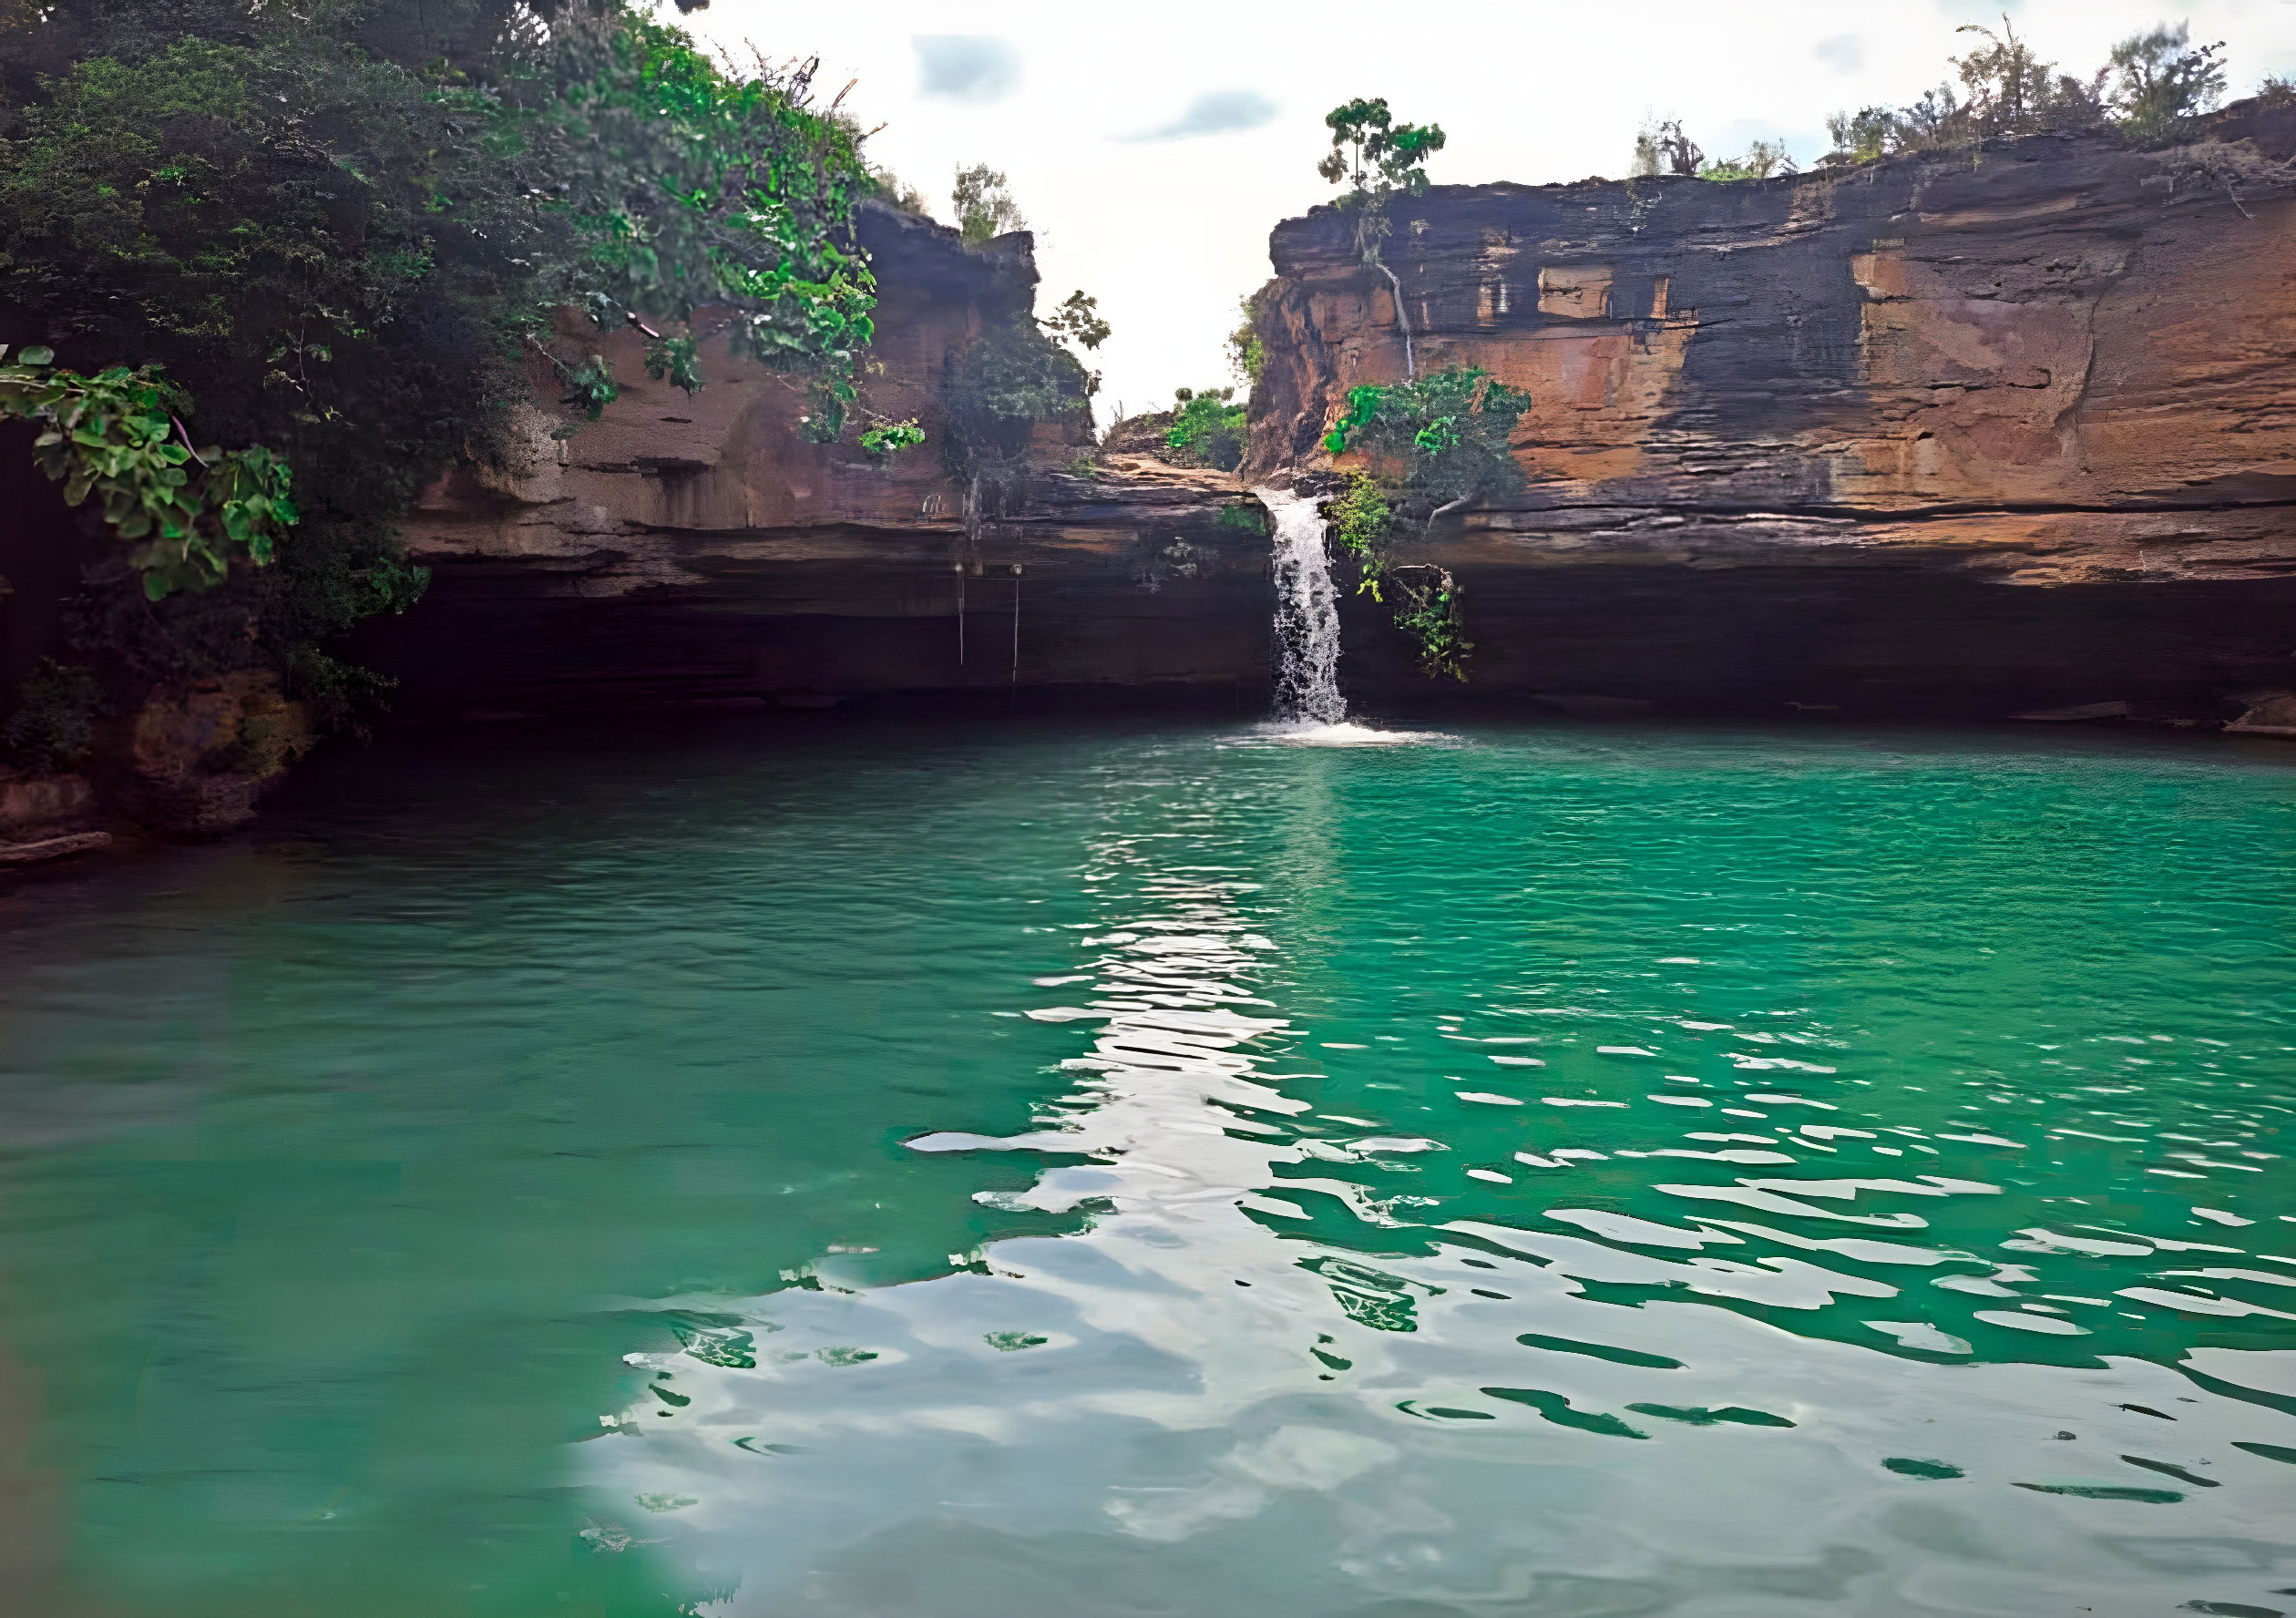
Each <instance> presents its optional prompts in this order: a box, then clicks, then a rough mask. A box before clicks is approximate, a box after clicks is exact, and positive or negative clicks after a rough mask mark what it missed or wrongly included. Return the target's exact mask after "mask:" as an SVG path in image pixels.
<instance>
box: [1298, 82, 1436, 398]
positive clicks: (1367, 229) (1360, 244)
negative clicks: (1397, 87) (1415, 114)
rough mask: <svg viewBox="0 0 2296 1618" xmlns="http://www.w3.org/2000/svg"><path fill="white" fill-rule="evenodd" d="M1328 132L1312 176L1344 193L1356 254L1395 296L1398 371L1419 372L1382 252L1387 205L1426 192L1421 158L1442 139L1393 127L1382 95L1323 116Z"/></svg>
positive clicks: (1415, 128) (1430, 131)
mask: <svg viewBox="0 0 2296 1618" xmlns="http://www.w3.org/2000/svg"><path fill="white" fill-rule="evenodd" d="M1324 124H1325V126H1326V127H1327V128H1329V129H1330V130H1331V150H1330V151H1328V152H1327V153H1326V154H1324V157H1323V159H1322V160H1321V161H1320V162H1318V163H1317V165H1316V172H1317V174H1319V175H1321V176H1322V177H1323V178H1324V179H1326V180H1327V181H1328V182H1330V183H1331V184H1333V185H1344V186H1346V187H1348V190H1347V191H1346V192H1345V193H1344V194H1343V195H1341V197H1340V198H1339V207H1340V208H1341V209H1342V210H1351V211H1353V213H1354V215H1355V244H1356V251H1357V252H1358V253H1359V254H1360V255H1361V256H1362V259H1363V261H1364V262H1365V263H1367V264H1368V265H1370V266H1371V267H1372V268H1373V269H1375V270H1377V271H1379V273H1380V274H1382V275H1384V276H1386V277H1387V280H1388V285H1389V288H1390V289H1391V290H1392V292H1393V293H1394V296H1395V323H1396V325H1397V327H1398V328H1399V330H1400V331H1401V332H1402V333H1403V373H1404V374H1405V375H1406V376H1416V375H1418V374H1419V363H1418V360H1417V358H1416V357H1415V355H1414V354H1413V353H1412V348H1411V317H1410V313H1409V311H1408V310H1406V309H1405V308H1404V306H1403V283H1402V282H1399V281H1398V280H1397V279H1396V276H1395V271H1393V270H1390V269H1389V268H1388V264H1387V261H1386V259H1385V258H1384V257H1383V256H1382V249H1383V247H1384V246H1385V244H1386V241H1387V239H1388V237H1389V235H1390V234H1391V233H1392V232H1393V230H1394V229H1395V226H1394V221H1393V220H1391V219H1389V213H1388V206H1389V202H1390V201H1391V200H1393V199H1394V198H1395V197H1397V196H1398V195H1403V196H1414V197H1415V196H1418V195H1419V194H1420V192H1422V191H1424V190H1426V189H1427V160H1428V159H1430V158H1431V157H1433V156H1434V155H1435V154H1436V153H1437V152H1439V151H1440V150H1442V149H1443V146H1444V143H1445V141H1446V139H1447V137H1446V136H1445V135H1444V134H1443V131H1442V129H1441V128H1440V127H1439V126H1437V125H1434V124H1399V123H1397V122H1396V121H1395V117H1394V114H1393V113H1391V112H1390V111H1389V109H1388V104H1387V101H1386V99H1385V98H1384V97H1381V98H1379V99H1378V100H1370V101H1365V100H1356V101H1348V102H1345V103H1343V104H1341V105H1340V106H1338V107H1335V108H1332V109H1331V110H1330V111H1329V112H1327V113H1326V114H1325V115H1324Z"/></svg>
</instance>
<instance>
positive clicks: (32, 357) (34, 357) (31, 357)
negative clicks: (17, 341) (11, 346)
mask: <svg viewBox="0 0 2296 1618" xmlns="http://www.w3.org/2000/svg"><path fill="white" fill-rule="evenodd" d="M16 363H17V364H21V365H53V364H56V351H55V350H54V349H52V348H48V347H46V346H45V345H43V344H41V343H32V344H31V345H29V346H28V347H26V349H25V350H24V351H23V352H22V353H18V354H17V355H16Z"/></svg>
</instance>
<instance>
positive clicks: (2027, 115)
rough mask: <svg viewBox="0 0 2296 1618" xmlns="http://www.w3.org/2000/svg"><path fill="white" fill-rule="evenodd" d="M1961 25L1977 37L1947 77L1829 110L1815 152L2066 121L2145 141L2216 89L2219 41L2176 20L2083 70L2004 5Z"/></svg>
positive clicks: (1876, 151)
mask: <svg viewBox="0 0 2296 1618" xmlns="http://www.w3.org/2000/svg"><path fill="white" fill-rule="evenodd" d="M1960 31H1961V32H1962V33H1964V34H1974V35H1976V36H1978V37H1979V39H1980V40H1981V41H1982V42H1983V43H1981V44H1979V45H1977V46H1974V47H1973V48H1972V49H1971V50H1970V51H1968V52H1967V53H1966V54H1964V55H1963V56H1955V57H1953V58H1951V61H1952V66H1953V78H1952V79H1949V80H1947V81H1946V82H1945V83H1943V84H1941V85H1939V86H1938V87H1936V88H1935V89H1932V90H1928V91H1925V92H1924V93H1923V94H1922V97H1921V99H1920V100H1918V101H1914V102H1911V103H1909V104H1907V105H1906V106H1903V107H1867V108H1861V109H1860V110H1859V111H1856V112H1841V113H1837V114H1835V115H1834V116H1833V117H1832V118H1830V119H1828V120H1827V125H1826V127H1827V129H1828V131H1829V133H1830V135H1831V136H1832V138H1833V143H1834V149H1833V150H1832V151H1831V152H1830V153H1829V154H1828V155H1827V157H1826V158H1825V159H1824V160H1825V161H1826V162H1828V163H1834V164H1840V163H1860V162H1867V161H1870V160H1871V159H1875V158H1881V157H1887V156H1890V155H1892V154H1894V153H1898V152H1911V151H1929V150H1935V149H1939V148H1949V147H1956V146H1967V145H1971V144H1973V143H1974V142H1977V141H1980V140H1986V139H1991V138H1995V137H1998V136H2004V135H2035V134H2044V133H2047V132H2049V131H2052V130H2065V129H2117V130H2118V131H2120V132H2121V133H2122V134H2124V135H2126V136H2127V137H2128V138H2130V139H2132V140H2136V141H2139V142H2145V143H2152V142H2158V141H2162V140H2169V139H2174V138H2177V137H2178V136H2179V135H2181V134H2183V133H2185V132H2186V131H2187V130H2188V129H2189V128H2190V127H2191V125H2192V123H2193V120H2194V119H2195V118H2198V117H2199V116H2200V115H2201V114H2202V113H2205V112H2208V111H2209V110H2210V109H2212V108H2215V107H2216V106H2217V104H2218V103H2219V101H2221V100H2222V99H2223V96H2224V88H2225V82H2226V75H2225V67H2224V62H2223V58H2222V57H2221V56H2220V55H2219V52H2221V51H2222V50H2223V48H2224V46H2223V45H2222V43H2221V42H2219V43H2217V44H2214V45H2203V46H2195V45H2194V44H2192V40H2191V32H2190V29H2189V28H2188V26H2187V25H2185V24H2183V23H2178V24H2176V25H2174V26H2170V25H2168V24H2166V23H2163V24H2160V25H2158V26H2155V27H2152V28H2150V29H2147V30H2146V31H2144V32H2143V33H2139V34H2132V35H2130V36H2128V37H2127V38H2126V39H2124V40H2122V41H2121V42H2120V43H2119V44H2118V45H2117V46H2114V47H2113V50H2112V54H2111V56H2110V58H2109V59H2108V60H2107V61H2106V64H2105V66H2104V67H2100V68H2098V69H2097V70H2096V72H2095V73H2094V74H2092V75H2091V76H2090V77H2087V78H2086V79H2084V78H2076V77H2074V76H2072V75H2071V74H2067V73H2064V72H2060V71H2059V70H2058V68H2057V66H2056V64H2055V63H2053V62H2049V61H2046V60H2045V59H2043V57H2042V56H2041V55H2040V53H2039V52H2038V51H2037V50H2036V49H2035V47H2034V46H2033V45H2032V44H2031V43H2030V42H2029V41H2027V40H2024V39H2023V38H2020V37H2019V36H2018V34H2017V31H2016V29H2015V27H2014V26H2013V25H2012V24H2011V23H2010V21H2009V19H2008V18H2007V17H2006V16H2005V15H2004V17H2003V18H2002V22H2001V27H2000V28H1999V29H1998V30H1995V29H1993V28H1990V27H1985V26H1980V25H1976V24H1971V25H1967V26H1963V28H1962V29H1961V30H1960Z"/></svg>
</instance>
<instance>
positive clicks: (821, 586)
mask: <svg viewBox="0 0 2296 1618" xmlns="http://www.w3.org/2000/svg"><path fill="white" fill-rule="evenodd" d="M862 240H863V243H864V245H865V246H866V248H867V249H868V251H869V254H870V258H871V261H872V265H873V268H874V270H875V272H876V277H877V282H878V290H879V296H880V302H879V304H878V308H877V312H876V319H877V336H876V343H875V345H874V347H873V349H872V353H871V359H872V367H871V368H872V373H873V374H872V375H871V377H870V379H869V381H868V383H867V384H866V402H867V404H868V405H869V407H870V408H871V409H872V410H874V411H876V413H877V414H879V415H883V416H886V417H888V418H891V419H902V418H909V417H913V418H915V419H917V421H918V422H919V423H920V424H921V425H923V426H924V427H925V429H926V433H927V440H926V442H925V444H923V445H920V446H918V447H917V448H914V449H910V450H908V451H907V452H905V453H903V454H902V455H900V456H896V457H894V458H893V459H892V460H891V461H890V462H889V463H888V464H886V465H882V466H880V465H878V464H876V463H875V462H873V461H872V460H871V459H870V458H869V457H868V456H866V455H864V454H863V453H861V451H860V450H859V449H857V448H856V446H855V445H854V444H853V443H852V442H851V440H852V437H853V435H852V434H850V433H848V434H847V435H846V442H845V443H842V444H835V445H817V444H813V443H809V442H807V441H806V440H805V438H804V437H803V436H802V435H800V433H799V432H798V430H797V427H798V419H799V416H800V415H802V413H803V410H804V407H805V400H804V397H803V395H802V394H801V393H800V392H798V391H797V390H796V389H795V388H794V387H793V386H791V385H790V384H788V383H787V382H785V381H784V380H783V379H782V378H780V377H777V376H775V375H774V374H772V373H770V372H768V371H766V370H764V368H763V367H761V366H758V365H756V364H750V363H747V362H736V361H733V360H730V359H728V358H727V356H726V355H725V354H724V353H723V344H722V343H721V344H716V345H711V344H705V345H704V347H703V350H702V371H703V374H704V377H705V379H706V384H705V385H704V386H703V388H702V391H701V392H699V393H698V394H693V395H692V397H690V398H689V397H688V396H687V395H686V394H683V393H682V392H680V391H679V390H677V389H676V388H675V387H673V386H671V385H670V384H667V383H657V382H649V381H647V380H646V379H645V375H644V368H643V365H642V364H641V339H640V338H639V337H638V336H636V335H635V334H633V333H608V334H605V335H604V336H603V338H602V339H600V338H598V337H595V336H589V337H586V338H585V340H586V341H589V342H592V343H595V344H596V345H597V346H598V347H599V348H600V352H601V353H603V354H604V355H605V357H606V358H607V359H608V361H609V362H610V364H612V365H613V367H614V370H615V372H616V374H617V375H618V376H619V377H620V379H621V384H622V386H621V394H620V397H619V398H617V399H616V400H615V401H614V402H613V403H612V404H610V405H608V406H607V408H606V411H605V415H604V416H603V417H602V419H600V421H599V422H597V423H596V424H594V425H585V426H583V427H582V428H581V429H580V430H579V431H578V432H575V433H574V434H573V435H571V436H570V437H564V438H558V437H553V436H552V435H551V434H552V431H553V429H554V428H556V426H557V424H558V420H559V418H558V417H556V416H554V415H548V414H546V413H545V412H543V411H541V410H539V409H537V410H535V411H533V412H531V413H530V414H529V415H528V424H527V425H528V431H527V433H526V435H525V437H526V443H525V445H524V453H523V456H521V457H519V460H518V464H516V465H513V466H508V467H506V468H499V469H486V468H476V467H473V468H466V469H465V470H463V471H461V472H458V473H456V475H455V476H452V477H450V478H448V479H447V480H446V482H444V483H442V484H441V485H440V486H437V487H436V488H434V489H433V490H431V491H430V492H429V494H428V495H427V496H426V497H425V498H424V500H423V502H422V505H421V507H420V509H419V510H418V511H417V512H416V514H415V517H414V519H413V521H412V522H411V523H410V524H409V525H408V535H407V538H408V546H409V550H410V552H411V554H412V556H413V557H414V559H415V560H416V561H419V562H421V563H423V564H424V565H425V566H426V567H428V568H431V569H432V573H433V580H432V585H431V589H430V592H429V595H428V596H427V598H426V599H425V601H424V602H423V604H422V606H421V607H420V608H419V609H417V610H416V611H415V612H414V613H412V614H410V615H409V616H408V617H406V618H405V619H404V620H396V621H395V622H391V623H388V624H379V625H375V626H373V627H372V628H371V629H370V630H368V631H367V633H366V635H365V637H364V642H363V644H362V645H361V647H360V649H359V650H360V653H361V655H363V656H364V657H366V658H367V659H369V660H371V661H374V662H376V663H377V664H379V665H380V666H382V667H384V668H385V669H387V670H388V671H390V672H392V673H393V674H395V676H397V677H398V678H399V679H400V681H402V687H401V691H402V699H403V701H404V702H405V704H406V705H408V706H410V707H412V708H415V709H417V710H420V709H434V710H436V709H443V710H446V711H447V712H459V713H462V714H466V715H476V716H478V717H481V718H484V717H489V716H502V717H509V716H513V715H518V714H531V713H537V712H549V711H554V710H564V709H569V708H587V707H595V706H600V705H608V706H635V707H644V706H653V705H657V704H661V703H683V704H695V703H702V704H740V703H778V704H782V705H785V706H800V707H805V706H815V705H824V704H826V703H828V702H831V701H836V700H838V699H841V698H844V697H847V696H851V695H856V694H861V693H870V692H882V691H920V690H933V691H948V690H956V691H962V690H985V691H999V690H1004V689H1006V688H1009V687H1010V686H1013V685H1016V684H1017V685H1027V686H1032V687H1041V686H1060V687H1090V686H1147V685H1171V686H1198V687H1204V688H1207V689H1209V690H1213V691H1222V692H1225V691H1227V690H1228V689H1229V688H1231V687H1235V685H1237V683H1238V682H1239V681H1245V682H1248V683H1250V684H1251V685H1252V686H1254V687H1255V688H1256V687H1257V685H1258V684H1259V683H1261V680H1262V670H1263V669H1264V667H1265V664H1266V626H1267V620H1268V608H1267V604H1266V540H1265V538H1263V534H1264V527H1263V526H1262V524H1261V522H1260V518H1259V514H1258V507H1257V506H1256V503H1254V502H1253V501H1252V500H1251V499H1250V497H1248V495H1246V494H1245V492H1244V490H1243V489H1242V487H1241V486H1240V485H1238V484H1237V483H1236V481H1235V479H1234V478H1232V477H1228V476H1223V475H1220V474H1207V473H1201V472H1189V471H1184V470H1182V469H1179V468H1174V467H1169V466H1162V465H1160V464H1158V463H1155V462H1153V461H1149V460H1145V459H1143V458H1140V457H1134V456H1106V457H1100V459H1099V460H1098V462H1097V464H1095V462H1094V458H1093V457H1092V456H1091V455H1090V453H1089V452H1090V449H1091V445H1090V442H1089V438H1087V437H1086V436H1084V435H1083V434H1082V433H1081V423H1080V424H1079V427H1078V429H1077V430H1070V429H1063V428H1061V427H1057V426H1053V425H1042V426H1040V428H1039V429H1038V442H1037V444H1036V445H1035V449H1034V452H1033V453H1032V454H1031V455H1030V457H1029V464H1028V465H1027V466H1025V467H1022V468H1019V469H1017V470H1016V471H1014V472H1012V473H1011V474H1010V475H1008V476H1004V477H1001V478H999V479H994V480H989V481H987V482H984V483H983V484H982V485H981V486H979V487H978V488H976V487H974V486H973V485H972V483H971V480H969V479H968V480H967V481H965V482H964V483H960V482H959V481H958V479H957V478H956V477H955V476H953V475H952V473H951V471H950V467H949V457H948V456H947V454H946V453H945V452H946V446H947V437H948V422H947V419H946V412H945V409H944V406H943V403H942V397H941V390H940V383H941V379H942V377H943V374H944V373H945V372H946V370H947V367H948V363H949V360H950V358H951V356H952V355H953V354H954V353H957V352H958V350H959V349H961V348H962V347H963V346H964V345H965V344H966V343H969V342H970V341H972V340H973V339H975V338H976V337H978V336H979V334H980V333H981V332H982V330H983V328H984V326H985V325H989V324H992V323H999V322H1010V321H1012V320H1015V319H1020V318H1025V317H1026V315H1027V313H1028V312H1029V310H1030V307H1031V305H1032V302H1033V300H1034V296H1035V292H1036V282H1037V276H1036V269H1035V265H1034V262H1033V260H1032V256H1031V252H1030V245H1031V244H1030V239H1029V238H1028V237H1027V236H1026V235H1025V234H1020V235H1015V236H1010V237H1004V238H999V240H998V241H993V242H990V243H989V244H988V245H987V247H985V248H983V249H979V250H969V249H967V248H966V247H964V246H963V245H962V244H961V243H960V242H959V241H958V238H957V235H956V233H955V232H954V231H952V230H947V229H946V228H944V227H941V226H938V225H935V224H933V223H931V222H929V221H928V220H920V219H917V218H915V217H913V216H910V215H907V214H903V213H898V212H896V211H895V210H891V209H888V208H883V207H880V206H872V207H871V208H870V209H869V210H867V211H866V213H865V215H864V218H863V225H862ZM569 334H573V333H569ZM542 380H543V379H541V378H538V384H539V383H540V382H541V381H542ZM1016 597H1017V605H1016ZM1016 649H1017V650H1016Z"/></svg>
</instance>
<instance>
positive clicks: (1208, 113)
mask: <svg viewBox="0 0 2296 1618" xmlns="http://www.w3.org/2000/svg"><path fill="white" fill-rule="evenodd" d="M1275 116H1276V103H1274V102H1273V101H1270V100H1269V99H1268V98H1267V97H1265V96H1263V95H1261V94H1260V93H1259V92H1258V91H1257V90H1207V91H1206V92H1205V93H1204V94H1203V95H1201V96H1198V97H1196V98H1195V99H1194V100H1193V101H1191V102H1189V103H1188V105H1187V108H1186V109H1185V110H1184V111H1183V112H1182V113H1181V114H1180V116H1179V117H1178V118H1174V119H1173V120H1172V121H1171V122H1170V123H1168V124H1159V125H1157V126H1156V127H1155V128H1153V129H1143V130H1142V131H1141V132H1140V133H1139V134H1137V135H1119V136H1117V137H1116V138H1117V139H1119V140H1186V139H1188V138H1191V137H1192V136H1196V135H1233V134H1235V132H1236V131H1238V130H1239V129H1256V128H1259V127H1260V126H1261V125H1262V124H1265V123H1266V122H1267V121H1268V120H1269V119H1271V118H1274V117H1275Z"/></svg>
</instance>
